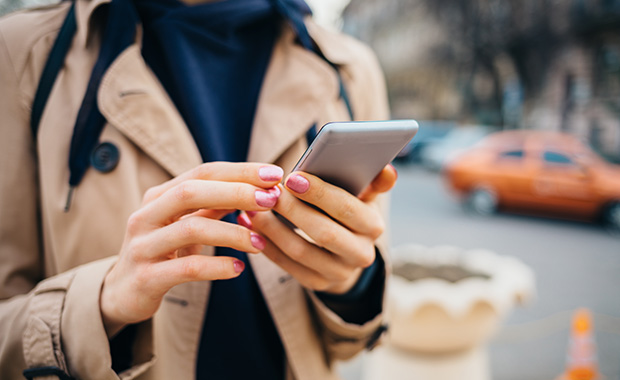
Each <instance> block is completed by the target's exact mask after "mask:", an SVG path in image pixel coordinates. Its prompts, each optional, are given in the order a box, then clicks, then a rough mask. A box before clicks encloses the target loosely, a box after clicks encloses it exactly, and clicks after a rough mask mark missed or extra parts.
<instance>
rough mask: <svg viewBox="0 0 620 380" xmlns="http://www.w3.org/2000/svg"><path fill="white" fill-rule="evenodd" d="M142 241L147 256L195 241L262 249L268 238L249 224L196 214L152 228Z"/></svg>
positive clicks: (172, 249)
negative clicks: (253, 230)
mask: <svg viewBox="0 0 620 380" xmlns="http://www.w3.org/2000/svg"><path fill="white" fill-rule="evenodd" d="M143 239H144V240H143V241H142V244H141V245H140V248H139V250H140V252H136V254H138V255H141V256H142V257H144V258H147V259H154V258H162V256H163V255H169V254H170V252H174V251H176V250H178V249H182V248H185V247H189V246H193V245H210V246H215V247H229V248H233V249H236V250H238V251H243V252H248V253H258V252H260V251H261V250H262V249H263V248H264V247H265V238H263V237H262V236H260V235H258V234H257V233H256V232H252V231H250V230H248V229H247V228H245V227H242V226H239V225H236V224H232V223H226V222H222V221H219V220H214V219H207V218H201V217H198V216H192V217H189V218H184V219H182V220H179V221H177V222H174V223H172V224H170V225H168V226H165V227H163V228H160V229H157V230H154V231H152V232H150V233H149V234H148V235H146V237H144V238H143Z"/></svg>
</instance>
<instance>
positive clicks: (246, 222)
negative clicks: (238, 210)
mask: <svg viewBox="0 0 620 380" xmlns="http://www.w3.org/2000/svg"><path fill="white" fill-rule="evenodd" d="M237 223H239V224H240V225H242V226H243V227H245V228H247V229H249V230H251V229H252V221H251V220H250V218H248V216H247V215H246V214H239V216H238V217H237Z"/></svg>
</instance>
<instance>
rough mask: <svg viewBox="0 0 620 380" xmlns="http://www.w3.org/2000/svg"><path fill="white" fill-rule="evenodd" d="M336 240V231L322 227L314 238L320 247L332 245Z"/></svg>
mask: <svg viewBox="0 0 620 380" xmlns="http://www.w3.org/2000/svg"><path fill="white" fill-rule="evenodd" d="M337 241H338V233H337V232H336V231H334V230H333V229H330V228H324V229H323V230H321V232H320V233H319V234H318V236H317V239H316V242H317V244H318V245H320V246H321V247H329V246H332V245H333V244H334V243H335V242H337Z"/></svg>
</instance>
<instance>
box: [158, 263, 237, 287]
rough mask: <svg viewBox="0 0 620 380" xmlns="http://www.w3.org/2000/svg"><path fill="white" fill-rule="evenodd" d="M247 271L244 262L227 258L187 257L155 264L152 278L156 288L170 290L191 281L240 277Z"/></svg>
mask: <svg viewBox="0 0 620 380" xmlns="http://www.w3.org/2000/svg"><path fill="white" fill-rule="evenodd" d="M244 269H245V264H244V263H243V261H241V260H238V259H235V258H233V257H226V256H202V255H193V256H185V257H181V258H178V259H173V260H167V261H164V262H160V263H157V264H154V265H153V266H152V267H151V272H150V274H151V276H153V281H157V282H158V284H153V287H154V288H159V289H170V288H172V287H173V286H176V285H178V284H182V283H185V282H190V281H214V280H226V279H230V278H235V277H237V276H239V275H240V274H241V273H242V272H243V270H244Z"/></svg>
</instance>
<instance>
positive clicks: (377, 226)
mask: <svg viewBox="0 0 620 380" xmlns="http://www.w3.org/2000/svg"><path fill="white" fill-rule="evenodd" d="M383 232H385V222H384V221H383V219H381V218H376V219H374V223H373V225H372V226H371V227H370V229H369V235H370V237H371V238H372V239H373V240H376V239H377V238H379V236H381V235H383Z"/></svg>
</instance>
